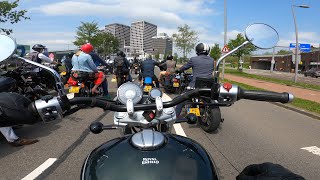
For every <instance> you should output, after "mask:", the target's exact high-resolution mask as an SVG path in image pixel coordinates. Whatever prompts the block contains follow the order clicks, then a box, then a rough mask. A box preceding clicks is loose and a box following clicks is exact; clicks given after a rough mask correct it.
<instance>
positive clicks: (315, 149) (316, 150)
mask: <svg viewBox="0 0 320 180" xmlns="http://www.w3.org/2000/svg"><path fill="white" fill-rule="evenodd" d="M301 149H303V150H306V151H309V152H311V153H312V154H315V155H317V156H320V148H318V147H317V146H310V147H303V148H301Z"/></svg>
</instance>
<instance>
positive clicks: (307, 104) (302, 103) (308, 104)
mask: <svg viewBox="0 0 320 180" xmlns="http://www.w3.org/2000/svg"><path fill="white" fill-rule="evenodd" d="M225 82H230V83H232V84H236V85H238V86H240V87H241V88H244V89H247V90H265V89H261V88H257V87H254V86H249V85H247V84H243V83H239V82H235V81H231V80H228V79H225ZM290 105H292V106H294V107H297V108H300V109H303V110H307V111H309V112H314V113H317V114H320V103H317V102H313V101H309V100H305V99H300V98H296V97H295V98H294V100H293V102H292V103H290Z"/></svg>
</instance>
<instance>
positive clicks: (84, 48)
mask: <svg viewBox="0 0 320 180" xmlns="http://www.w3.org/2000/svg"><path fill="white" fill-rule="evenodd" d="M81 51H83V52H84V53H87V54H89V53H90V52H91V51H93V46H92V45H91V44H90V43H86V44H84V45H82V46H81Z"/></svg>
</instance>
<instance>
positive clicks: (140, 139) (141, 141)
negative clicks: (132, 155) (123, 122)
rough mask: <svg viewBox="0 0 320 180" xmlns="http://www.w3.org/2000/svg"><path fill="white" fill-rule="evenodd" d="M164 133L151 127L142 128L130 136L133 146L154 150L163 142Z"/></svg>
mask: <svg viewBox="0 0 320 180" xmlns="http://www.w3.org/2000/svg"><path fill="white" fill-rule="evenodd" d="M164 142H165V141H164V135H163V134H162V133H160V132H157V131H153V130H151V129H144V130H142V131H141V132H138V133H136V134H134V135H133V136H132V138H131V143H132V144H133V146H135V147H137V148H139V149H143V150H154V149H157V148H159V147H160V146H161V145H163V144H164Z"/></svg>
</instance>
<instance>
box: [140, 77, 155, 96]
mask: <svg viewBox="0 0 320 180" xmlns="http://www.w3.org/2000/svg"><path fill="white" fill-rule="evenodd" d="M142 86H143V93H144V94H148V93H149V92H150V91H151V89H152V88H154V87H155V85H154V84H153V80H152V77H145V78H143V84H142Z"/></svg>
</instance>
